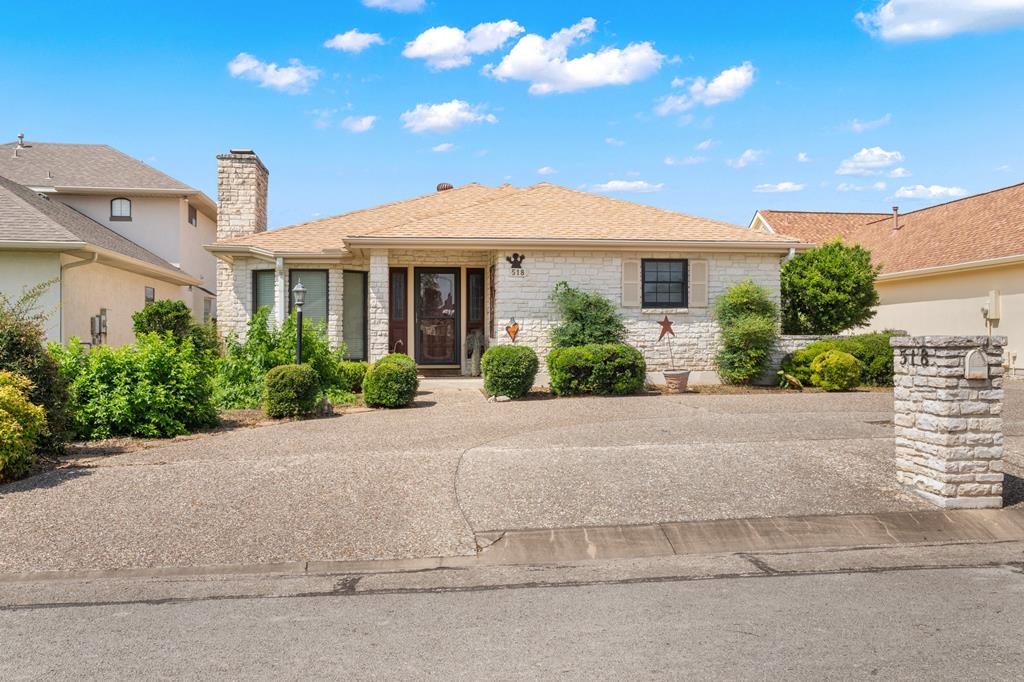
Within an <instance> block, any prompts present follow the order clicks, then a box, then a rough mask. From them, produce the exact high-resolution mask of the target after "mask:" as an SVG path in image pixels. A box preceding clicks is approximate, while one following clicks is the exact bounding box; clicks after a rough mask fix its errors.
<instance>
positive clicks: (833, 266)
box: [782, 239, 881, 334]
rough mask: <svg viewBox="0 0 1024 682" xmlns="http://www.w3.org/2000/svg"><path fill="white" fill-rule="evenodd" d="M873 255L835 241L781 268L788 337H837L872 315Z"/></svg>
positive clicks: (784, 324)
mask: <svg viewBox="0 0 1024 682" xmlns="http://www.w3.org/2000/svg"><path fill="white" fill-rule="evenodd" d="M880 269H881V268H880V267H876V266H873V265H872V264H871V252H870V251H868V250H867V249H865V248H863V247H861V246H856V245H855V246H847V245H846V244H843V242H842V241H841V240H839V239H836V240H834V241H830V242H826V243H825V244H822V245H821V246H819V247H817V248H814V249H811V250H809V251H805V252H803V253H800V254H797V255H796V256H794V257H793V258H792V259H790V261H789V262H788V263H786V264H785V265H783V266H782V329H783V331H784V332H785V333H787V334H838V333H839V332H842V331H845V330H847V329H851V328H853V327H859V326H861V325H863V324H866V323H867V322H868V321H869V320H871V318H872V317H874V316H875V311H874V307H875V306H876V305H878V292H877V291H876V290H875V277H877V276H878V272H879V270H880Z"/></svg>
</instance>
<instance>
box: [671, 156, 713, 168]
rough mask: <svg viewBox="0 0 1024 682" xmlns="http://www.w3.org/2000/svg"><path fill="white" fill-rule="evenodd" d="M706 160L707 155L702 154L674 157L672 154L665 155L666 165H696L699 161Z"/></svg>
mask: <svg viewBox="0 0 1024 682" xmlns="http://www.w3.org/2000/svg"><path fill="white" fill-rule="evenodd" d="M705 161H707V157H704V156H684V157H683V158H676V157H674V156H666V157H665V165H666V166H696V165H697V164H699V163H704V162H705Z"/></svg>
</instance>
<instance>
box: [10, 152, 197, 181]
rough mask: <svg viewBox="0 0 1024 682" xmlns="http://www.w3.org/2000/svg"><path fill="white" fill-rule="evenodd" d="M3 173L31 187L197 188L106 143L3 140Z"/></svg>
mask: <svg viewBox="0 0 1024 682" xmlns="http://www.w3.org/2000/svg"><path fill="white" fill-rule="evenodd" d="M47 174H50V175H52V176H53V177H48V175H47ZM0 175H2V176H3V177H5V178H8V179H10V180H13V181H15V182H17V183H19V184H22V185H27V186H29V187H110V188H114V189H150V190H183V191H188V192H195V191H196V190H195V189H193V188H191V187H189V186H188V185H186V184H185V183H183V182H180V181H178V180H175V179H174V178H172V177H171V176H169V175H165V174H164V173H161V172H160V171H158V170H157V169H155V168H153V167H152V166H148V165H146V164H145V163H143V162H142V161H139V160H138V159H133V158H132V157H130V156H128V155H127V154H124V153H122V152H120V151H118V150H116V149H114V148H113V147H110V146H108V145H105V144H60V143H52V142H28V141H26V142H25V143H24V147H22V148H18V143H17V142H8V143H7V144H0Z"/></svg>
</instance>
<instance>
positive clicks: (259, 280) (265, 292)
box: [252, 270, 274, 318]
mask: <svg viewBox="0 0 1024 682" xmlns="http://www.w3.org/2000/svg"><path fill="white" fill-rule="evenodd" d="M260 308H270V317H271V318H273V317H274V271H273V270H253V271H252V312H253V313H255V312H256V311H257V310H259V309H260Z"/></svg>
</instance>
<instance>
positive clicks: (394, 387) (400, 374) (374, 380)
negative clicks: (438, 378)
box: [363, 353, 420, 407]
mask: <svg viewBox="0 0 1024 682" xmlns="http://www.w3.org/2000/svg"><path fill="white" fill-rule="evenodd" d="M403 358H404V359H403ZM419 386H420V380H419V377H418V376H417V373H416V363H415V362H414V361H413V360H412V358H410V357H409V356H408V355H403V354H401V353H392V354H391V355H386V356H384V357H383V358H381V359H380V360H378V361H377V362H375V363H373V364H372V365H370V367H369V369H367V370H366V376H365V377H364V378H363V402H364V403H366V404H367V405H369V406H371V407H406V406H407V405H409V404H410V403H412V399H413V398H414V397H415V396H416V390H417V389H418V388H419Z"/></svg>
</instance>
